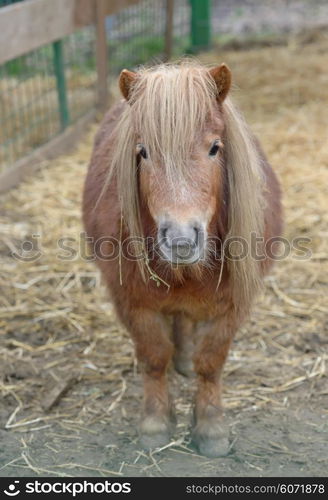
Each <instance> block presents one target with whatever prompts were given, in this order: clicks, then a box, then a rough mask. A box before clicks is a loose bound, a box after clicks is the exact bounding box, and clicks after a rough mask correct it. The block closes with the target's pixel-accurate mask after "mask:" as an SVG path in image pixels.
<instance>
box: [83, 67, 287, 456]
mask: <svg viewBox="0 0 328 500" xmlns="http://www.w3.org/2000/svg"><path fill="white" fill-rule="evenodd" d="M230 84H231V72H230V70H229V68H228V67H227V66H226V65H225V64H221V65H220V66H218V67H214V68H212V69H209V68H206V67H204V66H202V65H200V64H197V63H194V62H188V61H181V62H180V63H177V64H164V65H159V66H155V67H152V68H148V69H142V70H140V71H139V72H137V73H134V72H131V71H127V70H123V71H122V73H121V75H120V79H119V86H120V89H121V92H122V94H123V97H124V100H123V101H122V102H120V103H118V104H117V105H116V106H114V107H113V108H112V109H111V110H110V111H109V112H108V113H107V115H106V117H105V119H104V121H103V123H102V125H101V127H100V130H99V131H98V133H97V135H96V137H95V142H94V149H93V153H92V158H91V163H90V167H89V171H88V174H87V178H86V182H85V189H84V200H83V218H84V224H85V228H86V232H87V234H88V236H89V237H91V239H92V242H93V248H94V252H95V255H96V258H97V263H98V265H99V268H100V270H101V272H102V275H103V278H104V280H105V282H106V284H107V285H108V288H109V290H110V293H111V298H112V301H113V303H114V305H115V308H116V311H117V314H118V316H119V318H120V320H121V321H122V323H123V324H124V325H125V327H126V328H127V330H128V331H129V333H130V335H131V337H132V339H133V341H134V344H135V349H136V356H137V358H138V361H139V363H140V366H141V367H142V372H143V380H144V404H143V415H142V419H141V423H140V436H141V440H142V443H143V445H144V446H145V447H147V448H154V447H158V446H163V445H165V444H166V443H167V442H168V441H169V440H170V436H171V433H172V430H173V428H174V422H175V417H174V406H173V402H172V400H171V398H170V395H169V392H168V384H167V377H166V372H167V368H168V366H169V364H170V362H171V361H173V363H174V366H175V368H176V370H177V371H178V372H180V373H181V374H183V375H186V376H189V375H192V374H195V375H196V377H197V382H196V383H197V388H196V393H195V403H194V412H193V429H192V438H193V441H194V443H195V445H196V446H197V447H198V449H199V451H200V452H201V453H202V454H205V455H207V456H210V457H216V456H223V455H225V454H227V453H228V452H229V439H228V433H227V431H226V429H225V425H224V419H223V413H222V405H221V391H222V389H221V373H222V369H223V365H224V362H225V360H226V358H227V355H228V351H229V348H230V345H231V342H232V340H233V338H234V335H235V333H236V331H237V329H238V327H239V326H240V325H241V323H242V322H243V320H244V319H245V318H246V317H247V315H248V313H249V311H250V307H251V304H252V301H253V298H254V296H255V295H256V294H257V293H258V292H259V290H260V289H261V285H262V281H263V276H264V275H265V274H266V273H267V272H268V270H269V268H270V265H271V263H272V261H273V259H274V251H273V249H274V238H275V237H276V236H279V235H280V233H281V225H282V220H281V205H280V189H279V184H278V181H277V179H276V176H275V174H274V172H273V171H272V169H271V167H270V165H269V164H268V162H267V160H266V158H265V156H264V154H263V152H262V150H261V148H260V145H259V143H258V142H257V140H256V139H255V138H254V137H253V135H252V133H251V132H250V130H249V128H248V126H247V124H246V123H245V121H244V119H243V117H242V115H241V114H240V112H239V111H238V110H237V109H236V107H235V105H234V104H233V103H232V101H231V100H230V97H229V96H228V92H229V89H230ZM99 242H101V244H100V243H99ZM100 249H101V251H100Z"/></svg>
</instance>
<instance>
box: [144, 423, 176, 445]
mask: <svg viewBox="0 0 328 500" xmlns="http://www.w3.org/2000/svg"><path fill="white" fill-rule="evenodd" d="M171 432H172V425H170V424H169V423H168V422H167V421H166V419H164V418H161V417H154V416H151V417H146V418H145V419H144V420H143V421H142V423H141V425H140V429H139V433H140V442H141V445H142V447H143V448H144V449H146V450H152V449H154V448H161V447H162V446H165V445H166V444H168V443H169V442H170V438H171Z"/></svg>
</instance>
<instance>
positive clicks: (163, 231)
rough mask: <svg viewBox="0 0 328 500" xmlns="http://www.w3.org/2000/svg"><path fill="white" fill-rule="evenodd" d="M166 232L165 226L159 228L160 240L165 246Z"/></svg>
mask: <svg viewBox="0 0 328 500" xmlns="http://www.w3.org/2000/svg"><path fill="white" fill-rule="evenodd" d="M167 230H168V227H167V226H162V227H160V230H159V236H160V240H163V241H164V243H165V244H167Z"/></svg>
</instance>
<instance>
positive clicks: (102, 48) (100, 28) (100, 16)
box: [95, 0, 108, 111]
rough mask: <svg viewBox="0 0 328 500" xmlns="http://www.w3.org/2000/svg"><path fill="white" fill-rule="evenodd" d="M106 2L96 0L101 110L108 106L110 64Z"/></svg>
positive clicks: (99, 100)
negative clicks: (108, 59) (108, 57)
mask: <svg viewBox="0 0 328 500" xmlns="http://www.w3.org/2000/svg"><path fill="white" fill-rule="evenodd" d="M106 3H107V1H106V0H96V16H95V17H96V61H97V107H98V109H100V110H102V111H103V110H104V109H106V108H107V104H108V84H107V77H108V63H107V37H106Z"/></svg>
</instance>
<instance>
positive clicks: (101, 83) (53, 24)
mask: <svg viewBox="0 0 328 500" xmlns="http://www.w3.org/2000/svg"><path fill="white" fill-rule="evenodd" d="M140 1H141V0H29V1H25V2H20V3H15V4H12V5H8V6H6V7H2V8H1V9H0V65H2V64H4V63H6V62H8V61H11V60H13V59H15V58H17V57H20V56H22V55H24V54H27V53H29V52H31V51H33V50H36V49H38V48H40V47H42V46H44V45H47V44H51V43H53V48H54V62H55V63H56V62H57V66H58V67H57V72H56V79H57V91H58V97H59V101H60V102H59V113H60V119H61V125H62V129H63V130H64V129H65V130H64V132H63V133H62V134H61V135H59V136H57V137H55V138H53V139H50V140H49V141H48V142H47V143H46V144H44V145H43V146H41V147H40V148H38V149H37V150H35V151H34V152H33V153H32V154H30V155H29V156H27V157H25V158H22V159H21V160H19V161H17V162H16V163H14V164H13V165H11V166H10V167H9V168H8V169H7V170H5V171H4V172H3V173H2V174H1V175H0V193H1V192H4V191H7V190H8V189H10V188H11V187H13V186H14V185H16V184H17V183H18V182H19V181H20V180H21V179H22V178H23V177H24V176H25V175H26V174H28V173H30V172H31V170H32V169H34V168H35V167H37V166H38V163H39V162H40V160H41V159H48V158H51V157H53V156H54V154H55V152H56V150H58V153H59V152H62V151H63V150H64V149H67V147H68V146H69V145H70V144H72V142H73V138H74V137H76V138H77V137H78V136H79V135H80V132H81V130H82V129H83V127H85V125H86V123H87V122H88V121H90V120H91V119H92V118H94V116H95V113H94V112H91V113H89V114H88V115H87V116H86V117H84V118H82V119H81V120H80V121H79V122H78V123H75V124H74V125H72V126H71V127H69V128H66V127H67V126H68V124H69V115H68V110H67V105H65V92H64V91H65V74H64V73H63V72H61V71H60V59H61V55H62V54H61V49H62V48H61V45H60V44H61V40H62V39H63V38H64V37H66V36H68V35H70V34H72V33H74V32H75V31H77V30H79V29H81V28H83V27H85V26H89V25H95V27H96V69H97V88H96V92H97V96H96V101H97V108H98V109H101V110H104V108H105V107H106V105H107V100H108V99H107V98H108V62H107V57H108V52H107V51H108V46H107V40H106V26H105V21H106V17H107V16H109V15H112V14H115V13H116V12H119V11H120V10H122V9H124V8H126V7H129V6H132V5H135V4H138V3H140ZM173 2H174V0H166V12H167V15H166V28H165V34H164V37H165V54H164V56H165V59H166V60H167V59H169V58H170V56H171V51H172V31H173ZM55 69H56V68H55ZM66 104H67V103H66ZM75 129H76V130H75Z"/></svg>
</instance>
